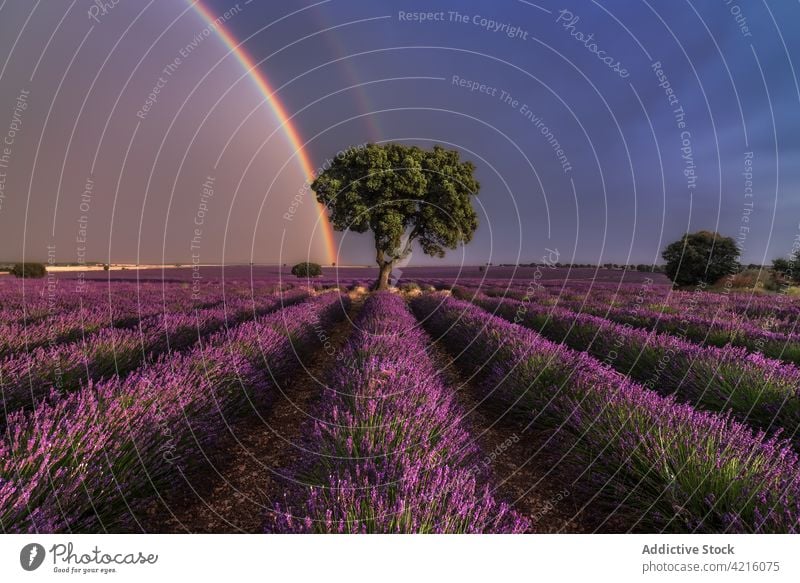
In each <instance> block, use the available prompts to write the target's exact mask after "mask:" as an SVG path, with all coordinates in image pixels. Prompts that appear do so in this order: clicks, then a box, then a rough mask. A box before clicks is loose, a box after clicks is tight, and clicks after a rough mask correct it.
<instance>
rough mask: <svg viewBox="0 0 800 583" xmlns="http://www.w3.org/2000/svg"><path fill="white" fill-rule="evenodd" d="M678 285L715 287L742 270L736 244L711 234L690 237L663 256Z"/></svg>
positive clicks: (688, 235)
mask: <svg viewBox="0 0 800 583" xmlns="http://www.w3.org/2000/svg"><path fill="white" fill-rule="evenodd" d="M661 256H662V257H663V258H664V260H665V261H666V262H667V264H666V265H665V267H664V270H665V271H666V273H667V275H668V276H669V278H670V279H671V280H672V281H673V283H674V284H675V285H697V284H699V283H707V284H712V283H714V282H715V281H717V280H718V279H720V278H722V277H724V276H726V275H730V274H733V273H736V272H737V271H738V269H739V248H738V247H737V246H736V241H734V240H733V239H732V238H730V237H724V236H722V235H720V234H719V233H714V232H711V231H698V232H696V233H687V234H685V235H684V236H683V237H681V238H680V239H679V240H677V241H675V242H674V243H670V244H669V245H667V247H666V249H664V252H663V253H662V254H661Z"/></svg>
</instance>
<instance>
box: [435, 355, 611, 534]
mask: <svg viewBox="0 0 800 583" xmlns="http://www.w3.org/2000/svg"><path fill="white" fill-rule="evenodd" d="M431 355H432V356H433V358H434V359H435V361H436V362H437V363H438V364H439V370H440V371H441V372H442V374H443V375H444V377H445V379H446V380H447V382H448V383H449V384H450V386H452V387H454V388H455V389H456V390H457V392H458V396H459V401H460V403H461V405H462V406H463V408H464V412H465V416H464V420H465V422H466V424H467V427H468V429H469V430H470V432H471V434H472V435H473V436H474V438H475V440H476V442H477V444H478V446H479V447H480V450H481V452H482V455H481V460H480V461H479V466H478V467H479V468H481V469H482V470H485V471H483V472H482V474H480V475H484V476H485V477H487V478H488V480H489V484H491V485H492V487H493V488H494V495H495V497H497V498H499V499H500V500H504V501H505V502H507V503H509V504H511V506H512V507H513V508H514V509H515V510H516V511H517V512H519V513H520V514H521V515H523V516H525V517H527V518H528V519H529V520H530V522H531V525H532V526H531V531H532V532H536V533H590V532H594V531H597V530H598V529H599V530H600V531H603V532H624V531H625V530H626V529H625V528H624V526H623V525H620V524H616V523H615V522H616V521H611V520H609V521H606V522H604V519H605V518H606V517H605V516H596V515H593V514H592V511H591V508H592V505H591V503H590V501H589V500H587V499H586V498H585V496H584V495H582V494H581V493H580V491H579V489H578V488H576V487H575V484H576V478H577V477H576V476H575V475H572V474H570V473H568V472H567V471H566V470H565V468H564V467H563V466H562V465H560V464H559V463H558V459H557V458H556V457H554V456H555V452H554V451H552V450H553V449H554V448H553V447H552V446H548V444H547V440H548V438H549V437H550V434H549V432H543V431H534V430H533V429H531V428H526V426H525V425H526V424H525V421H524V420H521V419H520V418H514V416H513V414H510V413H508V412H507V411H504V410H498V409H497V408H496V407H492V406H491V404H490V403H489V401H488V400H487V401H484V402H481V400H480V398H479V397H478V395H479V392H478V390H476V383H477V382H479V381H477V380H475V379H467V378H466V377H465V376H464V375H463V374H462V371H460V370H459V369H458V367H457V366H455V365H454V363H453V361H452V358H451V357H450V355H449V354H448V353H447V352H446V351H445V350H444V348H443V346H442V345H441V344H440V343H432V344H431ZM584 505H586V506H585V508H584Z"/></svg>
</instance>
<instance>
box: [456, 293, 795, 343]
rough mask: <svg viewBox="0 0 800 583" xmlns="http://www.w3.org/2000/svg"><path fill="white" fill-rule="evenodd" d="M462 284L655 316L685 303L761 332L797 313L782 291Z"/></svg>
mask: <svg viewBox="0 0 800 583" xmlns="http://www.w3.org/2000/svg"><path fill="white" fill-rule="evenodd" d="M459 286H460V287H464V288H467V289H479V290H480V291H482V292H483V293H485V294H487V295H491V296H502V297H510V298H514V299H523V297H524V296H530V295H537V294H543V295H544V296H545V297H546V298H547V300H546V301H548V302H550V303H553V304H556V303H558V304H559V305H565V304H569V307H576V306H582V307H583V308H584V310H590V311H592V312H593V313H597V312H598V311H600V310H607V309H609V308H614V309H623V310H630V309H634V308H635V309H638V310H645V311H649V312H652V313H658V314H661V315H669V314H675V313H680V312H685V311H686V310H687V307H689V308H690V309H691V311H692V313H693V315H694V316H696V317H698V318H702V319H705V320H708V321H715V320H716V321H717V324H718V325H719V326H727V329H728V330H731V329H734V328H736V327H738V326H739V325H740V324H742V325H750V326H753V327H758V328H760V329H761V330H763V331H767V332H781V333H792V332H795V331H796V322H797V318H798V316H800V299H798V298H796V297H793V296H789V295H787V294H785V293H784V294H780V293H779V294H753V293H744V292H727V293H726V292H725V290H724V289H723V290H717V291H714V292H712V291H708V290H706V289H705V288H697V289H695V290H690V291H685V290H673V289H672V288H671V287H670V286H665V285H657V284H654V283H652V282H650V281H644V282H640V283H638V284H621V285H619V284H617V285H610V284H607V283H596V282H560V283H555V282H527V283H524V282H515V283H508V282H506V283H505V284H503V283H499V284H498V283H497V282H487V283H481V282H478V283H475V282H466V283H462V284H459Z"/></svg>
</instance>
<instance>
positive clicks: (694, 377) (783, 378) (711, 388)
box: [474, 296, 800, 443]
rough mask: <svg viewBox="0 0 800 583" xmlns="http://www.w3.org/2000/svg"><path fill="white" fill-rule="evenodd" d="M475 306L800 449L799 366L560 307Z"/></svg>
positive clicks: (485, 302)
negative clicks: (780, 437) (726, 413)
mask: <svg viewBox="0 0 800 583" xmlns="http://www.w3.org/2000/svg"><path fill="white" fill-rule="evenodd" d="M474 302H475V303H476V304H477V305H479V306H481V307H483V308H484V309H486V310H488V311H490V312H492V313H495V314H497V315H499V316H501V317H503V318H505V319H507V320H509V321H511V322H515V323H519V324H523V325H525V326H527V327H529V328H531V329H533V330H535V331H537V332H539V333H540V334H542V335H543V336H545V337H546V338H548V339H550V340H552V341H553V342H559V343H561V342H563V343H565V344H567V345H568V346H570V347H572V348H573V349H575V350H578V351H586V352H588V353H589V354H592V355H593V356H595V357H596V358H598V359H600V360H602V361H603V362H605V363H607V364H609V365H611V366H613V367H614V368H615V369H616V370H618V371H619V372H621V373H623V374H626V375H630V376H632V377H633V378H635V379H637V380H638V381H639V382H641V383H642V384H643V385H644V386H645V387H647V388H650V389H654V390H658V391H659V392H662V393H666V394H673V395H675V396H676V397H677V398H678V399H679V400H681V401H684V402H687V403H690V404H693V405H695V406H700V407H702V408H705V409H709V410H712V411H730V412H732V413H733V414H734V415H735V416H736V417H737V418H738V419H740V420H741V421H743V422H745V423H748V424H751V425H753V426H755V427H756V428H758V429H763V430H765V431H768V432H772V431H777V432H778V433H781V434H782V435H783V436H785V437H787V438H789V439H792V440H793V441H795V443H798V438H800V435H798V429H800V368H798V367H797V366H795V365H793V364H788V363H783V362H780V361H777V360H772V359H769V358H766V357H764V356H763V355H761V354H759V353H750V352H748V351H747V350H746V349H744V348H740V347H734V346H725V347H722V348H718V347H715V346H701V345H698V344H695V343H693V342H689V341H686V340H684V339H682V338H679V337H677V336H674V335H672V334H664V333H657V332H651V331H647V330H644V329H641V328H633V327H631V326H629V325H626V324H616V323H614V322H611V321H609V320H606V319H604V318H600V317H598V316H592V315H590V314H585V313H577V312H573V311H570V310H567V309H564V308H559V307H547V306H540V305H537V304H535V303H531V302H521V301H517V300H512V299H505V300H504V299H501V298H488V297H485V296H484V297H481V296H475V298H474Z"/></svg>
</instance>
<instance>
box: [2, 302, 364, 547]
mask: <svg viewBox="0 0 800 583" xmlns="http://www.w3.org/2000/svg"><path fill="white" fill-rule="evenodd" d="M348 301H349V300H348V298H347V297H346V296H341V295H339V294H335V293H326V294H321V295H319V296H316V297H314V298H312V299H309V300H307V301H306V302H304V303H302V304H299V305H296V306H293V307H289V308H287V309H285V310H283V311H281V312H278V313H275V314H272V315H269V316H266V317H262V318H258V319H256V320H251V321H249V322H247V323H245V324H241V325H239V326H238V327H236V328H232V329H226V330H221V331H219V332H217V333H216V334H214V335H213V336H211V337H210V339H209V340H208V342H207V343H204V344H203V345H200V346H197V347H196V348H194V349H193V350H191V351H189V352H187V353H183V354H169V355H165V356H164V357H162V358H160V359H159V360H158V361H157V362H155V363H153V364H152V365H150V366H146V367H142V368H140V369H138V370H137V371H136V372H135V373H133V374H131V375H129V376H128V377H126V378H124V379H120V378H118V377H114V378H112V379H109V380H107V381H104V382H101V383H90V384H89V385H88V386H86V387H84V388H82V389H81V390H79V391H76V392H74V393H72V394H69V395H67V396H65V397H63V398H61V399H59V400H57V401H55V402H45V403H42V404H40V405H39V406H37V407H36V409H35V410H33V411H30V412H24V411H18V412H17V413H14V414H12V415H11V416H10V417H9V418H8V428H7V430H6V435H5V437H4V439H3V440H2V442H0V529H2V530H3V531H5V532H85V531H91V532H97V531H102V530H109V529H110V530H118V529H119V528H126V527H131V528H132V527H135V520H136V513H137V511H138V510H140V509H141V508H142V507H143V506H144V505H146V504H148V503H150V502H152V501H153V500H157V499H159V498H160V497H161V496H162V494H163V492H164V491H165V490H169V489H171V488H173V487H175V486H179V485H185V484H184V481H185V478H184V475H185V473H186V472H187V471H190V470H191V469H192V467H193V466H194V465H195V464H196V463H197V460H200V459H203V455H204V450H205V449H206V448H208V447H210V446H212V445H213V444H214V443H215V442H216V441H217V440H218V439H219V438H220V437H221V436H222V435H224V434H225V432H226V431H228V426H229V423H230V422H231V420H232V418H235V417H237V416H239V415H242V414H245V413H246V412H247V411H249V410H250V409H251V408H252V407H253V406H255V405H264V404H266V405H268V404H269V401H270V399H271V397H273V396H274V394H275V392H276V388H275V383H276V382H280V381H281V379H285V378H286V377H287V375H288V374H290V373H291V372H292V371H293V370H295V369H296V368H297V367H298V366H299V360H298V359H299V358H301V357H302V356H303V355H304V354H306V353H308V352H309V351H310V350H313V349H315V348H316V347H317V346H319V339H318V336H317V329H318V328H319V327H324V326H328V325H331V324H332V323H333V322H334V321H336V320H337V319H339V318H341V317H342V315H343V310H342V307H343V306H345V307H346V305H347V302H348Z"/></svg>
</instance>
